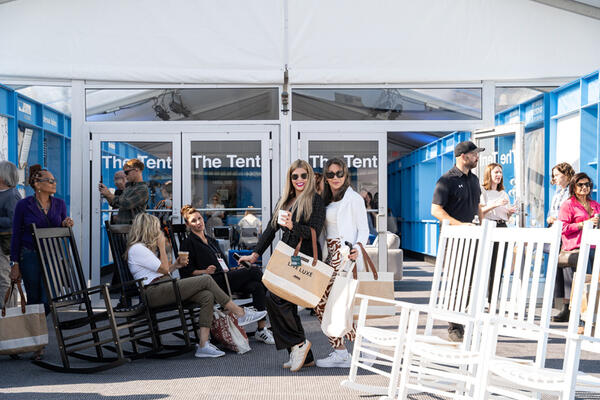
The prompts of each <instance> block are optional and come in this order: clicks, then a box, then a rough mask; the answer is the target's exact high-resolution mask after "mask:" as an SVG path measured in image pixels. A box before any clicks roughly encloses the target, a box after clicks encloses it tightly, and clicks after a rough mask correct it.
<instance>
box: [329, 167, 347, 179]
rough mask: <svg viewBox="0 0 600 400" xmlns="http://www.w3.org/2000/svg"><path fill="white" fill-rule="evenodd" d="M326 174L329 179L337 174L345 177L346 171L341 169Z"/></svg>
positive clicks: (339, 176)
mask: <svg viewBox="0 0 600 400" xmlns="http://www.w3.org/2000/svg"><path fill="white" fill-rule="evenodd" d="M325 176H326V177H327V179H333V178H334V177H335V176H337V177H338V178H343V177H344V171H342V170H341V169H340V170H339V171H337V172H325Z"/></svg>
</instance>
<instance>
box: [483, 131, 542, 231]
mask: <svg viewBox="0 0 600 400" xmlns="http://www.w3.org/2000/svg"><path fill="white" fill-rule="evenodd" d="M473 141H474V142H475V144H476V145H477V146H479V147H483V148H485V151H483V152H481V154H480V155H479V163H478V164H477V169H476V172H477V176H479V180H480V182H481V183H482V184H483V173H484V171H485V167H486V166H487V165H488V164H490V163H498V164H500V165H502V172H503V177H504V189H505V190H506V193H508V196H509V197H510V202H511V204H516V205H517V206H518V211H517V212H516V213H515V215H514V217H513V218H511V220H510V221H509V225H515V226H520V227H524V226H526V225H532V226H536V224H537V223H538V221H537V220H536V221H535V223H534V224H532V222H534V221H533V220H531V221H529V223H528V220H527V215H528V213H529V212H530V211H531V210H530V208H529V205H531V204H534V205H535V204H537V203H539V201H535V200H533V201H532V197H537V196H540V193H541V196H542V198H543V182H542V184H541V185H542V187H541V189H540V190H541V192H540V190H538V188H537V187H536V182H537V181H538V179H537V178H536V176H537V174H535V173H533V171H534V170H535V168H537V167H536V166H535V165H537V162H534V161H535V152H533V151H531V153H532V154H531V155H530V156H529V157H527V159H528V160H530V161H531V163H532V166H531V168H532V173H531V174H528V176H527V177H526V175H525V162H524V152H525V142H524V130H523V124H521V123H516V124H506V125H500V126H496V127H495V128H493V129H483V130H478V131H475V132H473ZM529 147H531V146H529ZM531 148H532V149H533V147H531ZM541 148H542V149H543V146H542V147H541ZM541 153H542V157H543V152H541ZM534 164H535V165H534ZM539 172H540V173H541V176H543V159H542V165H541V171H539ZM529 181H531V182H529ZM538 198H539V197H538ZM541 208H542V217H541V221H540V222H541V223H542V226H543V222H544V221H543V208H544V205H543V202H542V205H541ZM535 212H536V213H537V211H535Z"/></svg>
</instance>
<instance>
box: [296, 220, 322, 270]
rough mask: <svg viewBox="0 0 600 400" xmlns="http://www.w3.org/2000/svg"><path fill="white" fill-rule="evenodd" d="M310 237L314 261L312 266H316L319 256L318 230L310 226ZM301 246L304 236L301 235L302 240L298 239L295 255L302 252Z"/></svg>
mask: <svg viewBox="0 0 600 400" xmlns="http://www.w3.org/2000/svg"><path fill="white" fill-rule="evenodd" d="M310 237H311V239H312V250H313V262H312V266H313V267H314V266H316V265H317V261H318V260H317V258H318V257H319V252H318V251H317V231H315V228H313V227H311V228H310ZM300 246H302V236H300V241H298V244H297V245H296V249H295V250H294V256H297V255H298V253H299V252H300Z"/></svg>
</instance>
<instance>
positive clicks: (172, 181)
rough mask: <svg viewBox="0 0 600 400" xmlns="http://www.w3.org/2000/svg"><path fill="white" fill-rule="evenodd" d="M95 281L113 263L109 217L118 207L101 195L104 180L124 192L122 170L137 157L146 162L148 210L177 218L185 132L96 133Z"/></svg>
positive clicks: (114, 190) (93, 182) (93, 184)
mask: <svg viewBox="0 0 600 400" xmlns="http://www.w3.org/2000/svg"><path fill="white" fill-rule="evenodd" d="M92 154H93V155H94V156H93V157H92V173H91V185H90V186H91V201H92V207H91V211H92V222H91V230H92V235H91V236H92V241H91V243H92V244H95V243H98V244H99V246H98V245H92V246H91V257H92V266H91V267H92V268H91V271H90V272H91V281H92V284H97V283H99V277H100V271H101V268H103V267H106V266H108V265H110V264H112V262H113V261H112V256H111V254H110V247H109V245H108V238H107V236H106V229H105V225H104V223H105V221H111V220H112V221H114V220H115V217H116V214H117V213H118V211H119V210H118V209H112V208H111V206H110V205H109V203H108V201H107V200H106V199H105V198H104V197H103V196H101V195H100V192H99V191H98V184H99V183H100V182H102V183H103V184H104V185H105V186H107V187H108V189H109V190H110V191H111V193H113V194H115V193H117V194H118V193H120V191H122V190H123V188H124V185H125V184H126V177H125V176H124V174H122V173H119V171H123V164H124V163H125V162H126V161H127V160H129V159H132V158H137V159H138V160H140V161H141V162H142V163H143V164H144V169H143V171H142V179H143V181H144V182H146V183H147V184H148V201H147V203H146V212H148V213H152V214H154V215H156V216H157V217H159V218H160V219H161V220H162V221H164V222H166V221H169V220H172V219H173V218H174V217H175V219H176V220H177V216H178V213H179V205H180V204H181V135H180V134H179V133H146V132H145V133H143V134H139V133H133V132H122V133H100V134H94V133H92Z"/></svg>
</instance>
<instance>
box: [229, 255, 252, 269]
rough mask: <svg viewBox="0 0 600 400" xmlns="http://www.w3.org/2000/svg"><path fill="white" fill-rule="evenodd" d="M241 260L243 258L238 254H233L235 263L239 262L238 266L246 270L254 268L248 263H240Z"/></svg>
mask: <svg viewBox="0 0 600 400" xmlns="http://www.w3.org/2000/svg"><path fill="white" fill-rule="evenodd" d="M240 258H241V256H240V255H239V254H238V253H233V259H234V260H235V261H237V263H238V265H241V266H242V267H246V268H250V267H252V265H250V264H248V262H247V261H242V262H240Z"/></svg>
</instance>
